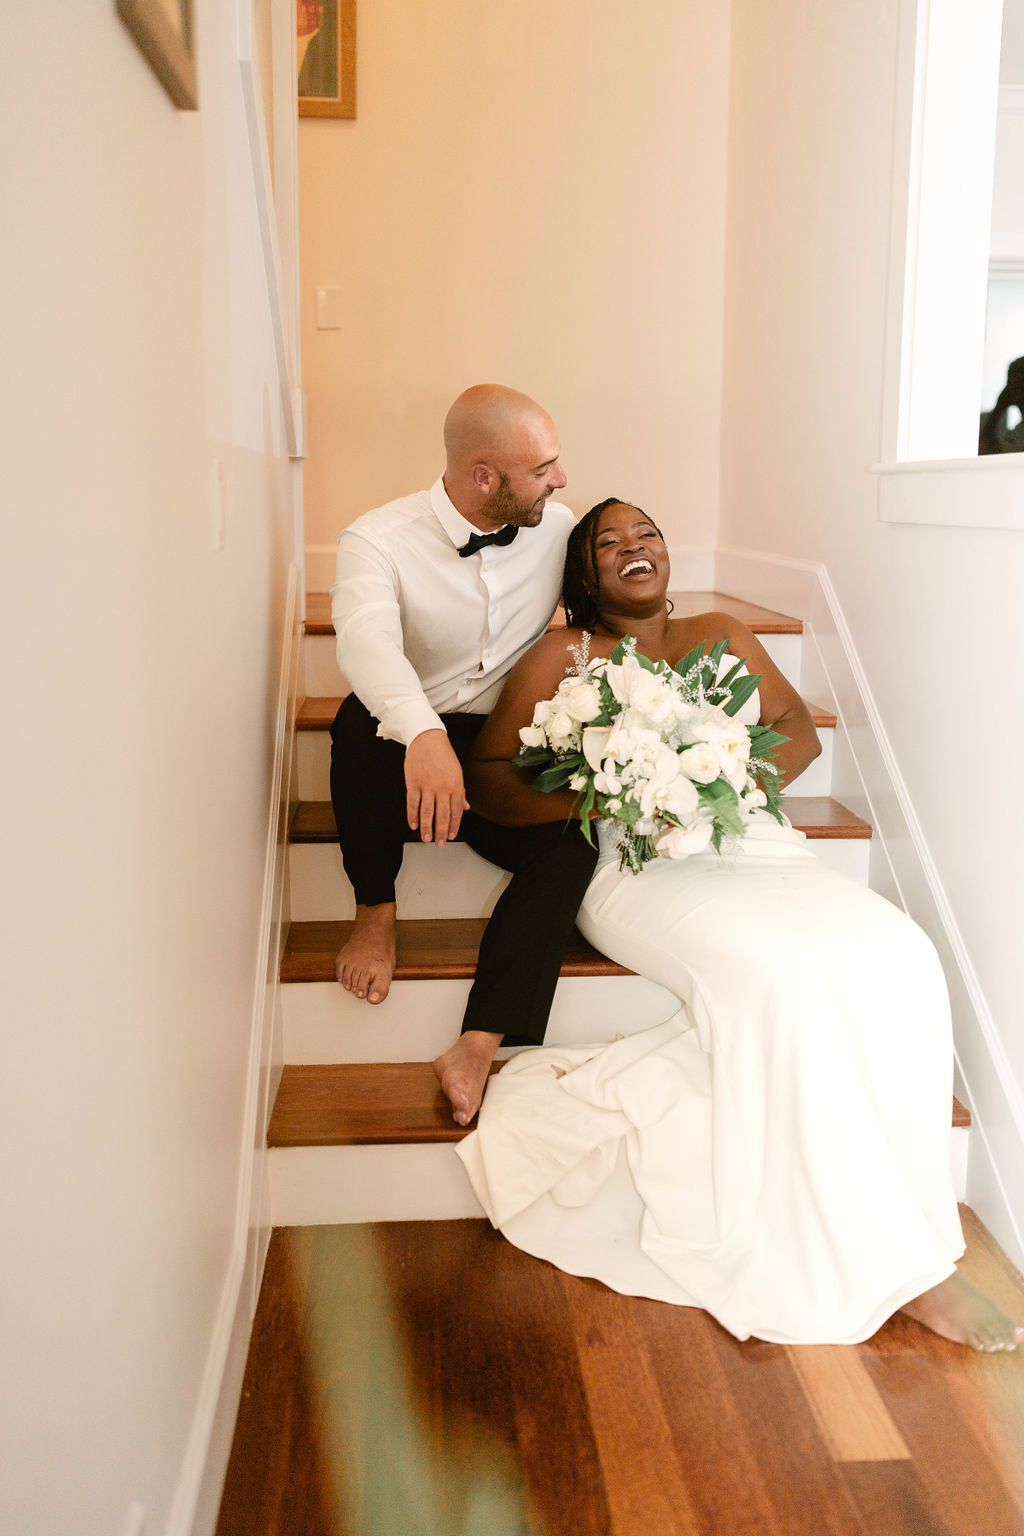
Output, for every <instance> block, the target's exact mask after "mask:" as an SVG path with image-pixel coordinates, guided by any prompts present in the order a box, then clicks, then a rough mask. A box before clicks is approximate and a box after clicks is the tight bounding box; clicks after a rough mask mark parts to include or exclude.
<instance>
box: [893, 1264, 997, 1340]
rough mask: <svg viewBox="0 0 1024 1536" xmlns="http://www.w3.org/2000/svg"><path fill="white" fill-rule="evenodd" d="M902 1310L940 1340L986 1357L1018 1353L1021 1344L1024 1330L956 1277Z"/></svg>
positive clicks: (940, 1284) (959, 1276) (965, 1282)
mask: <svg viewBox="0 0 1024 1536" xmlns="http://www.w3.org/2000/svg"><path fill="white" fill-rule="evenodd" d="M901 1310H902V1311H903V1312H905V1313H906V1315H907V1316H908V1317H912V1318H914V1320H915V1321H916V1322H918V1323H923V1324H924V1326H925V1327H926V1328H930V1329H931V1330H932V1332H933V1333H938V1334H940V1335H941V1336H942V1338H944V1339H952V1340H953V1342H954V1344H967V1345H969V1346H970V1348H971V1349H980V1350H983V1351H984V1352H985V1353H986V1354H993V1353H995V1352H996V1351H999V1350H1009V1349H1017V1348H1018V1346H1019V1345H1020V1344H1021V1343H1022V1342H1024V1327H1018V1326H1017V1325H1016V1324H1015V1323H1014V1321H1013V1319H1012V1318H1010V1317H1007V1315H1006V1313H1005V1312H1002V1311H1000V1309H999V1308H998V1307H997V1306H996V1304H995V1302H994V1301H989V1299H988V1297H987V1296H983V1295H982V1293H981V1292H980V1291H978V1290H975V1288H974V1286H973V1285H971V1283H970V1281H968V1280H965V1279H964V1278H963V1276H962V1275H959V1274H954V1275H950V1277H949V1279H948V1280H943V1281H941V1282H940V1283H939V1284H938V1285H933V1286H932V1288H931V1290H930V1291H925V1292H924V1293H923V1294H922V1295H920V1296H915V1297H914V1300H913V1301H908V1302H907V1304H906V1306H905V1307H903V1308H902V1309H901Z"/></svg>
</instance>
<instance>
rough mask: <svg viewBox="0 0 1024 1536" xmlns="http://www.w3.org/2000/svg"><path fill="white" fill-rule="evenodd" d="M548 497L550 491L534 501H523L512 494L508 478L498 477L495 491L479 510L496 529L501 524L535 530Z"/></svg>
mask: <svg viewBox="0 0 1024 1536" xmlns="http://www.w3.org/2000/svg"><path fill="white" fill-rule="evenodd" d="M550 495H551V491H550V490H545V492H544V494H543V495H542V496H540V497H538V498H536V499H535V500H534V501H524V500H523V498H522V497H521V496H516V495H515V493H514V492H513V490H512V486H511V485H510V483H509V479H508V476H507V475H499V477H498V488H497V490H495V491H492V492H491V494H490V496H489V497H488V498H487V500H486V501H485V502H484V504H483V506H482V507H481V508H480V510H481V512H482V513H483V514H484V516H485V517H487V518H489V519H491V520H492V521H493V523H494V526H495V527H496V528H499V527H501V525H502V524H503V523H512V524H513V525H514V527H516V528H536V526H537V524H538V523H539V522H540V520H541V518H542V517H543V516H544V506H545V503H546V502H547V499H548V497H549V496H550Z"/></svg>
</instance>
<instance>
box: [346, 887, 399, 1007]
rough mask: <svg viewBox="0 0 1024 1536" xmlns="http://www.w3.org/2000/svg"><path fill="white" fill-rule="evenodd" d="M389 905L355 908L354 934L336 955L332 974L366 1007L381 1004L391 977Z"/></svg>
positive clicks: (393, 910)
mask: <svg viewBox="0 0 1024 1536" xmlns="http://www.w3.org/2000/svg"><path fill="white" fill-rule="evenodd" d="M395 921H396V908H395V903H394V902H393V901H382V902H381V903H380V905H379V906H376V907H356V926H355V932H354V933H353V935H352V937H351V938H350V939H349V941H348V943H347V944H343V945H342V946H341V948H340V949H339V951H338V958H337V960H336V961H335V962H334V974H335V975H336V976H337V978H338V980H339V981H340V982H341V984H342V986H343V987H344V988H345V990H346V992H352V993H354V994H355V996H356V997H361V998H365V1000H366V1001H367V1002H368V1003H382V1002H383V1001H384V999H385V998H386V997H387V995H388V992H389V990H390V988H391V978H392V976H393V975H394V974H395Z"/></svg>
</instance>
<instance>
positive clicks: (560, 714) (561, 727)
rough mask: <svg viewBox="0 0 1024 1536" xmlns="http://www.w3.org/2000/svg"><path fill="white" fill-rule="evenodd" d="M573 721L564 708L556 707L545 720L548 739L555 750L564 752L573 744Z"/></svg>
mask: <svg viewBox="0 0 1024 1536" xmlns="http://www.w3.org/2000/svg"><path fill="white" fill-rule="evenodd" d="M574 728H575V725H574V722H573V721H572V720H570V718H569V716H568V715H567V714H566V712H565V710H564V709H557V710H556V711H555V713H554V714H553V715H552V716H551V719H550V720H549V721H548V722H547V733H548V741H550V743H551V745H552V746H553V747H554V749H555V751H556V752H564V751H566V750H567V749H568V748H569V747H571V746H572V744H573V730H574Z"/></svg>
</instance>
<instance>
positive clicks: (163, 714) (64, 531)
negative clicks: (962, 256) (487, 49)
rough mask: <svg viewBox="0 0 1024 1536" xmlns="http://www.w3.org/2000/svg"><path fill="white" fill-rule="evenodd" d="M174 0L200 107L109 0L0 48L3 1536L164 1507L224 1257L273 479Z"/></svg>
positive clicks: (264, 798) (236, 1117)
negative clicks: (223, 534) (221, 481)
mask: <svg viewBox="0 0 1024 1536" xmlns="http://www.w3.org/2000/svg"><path fill="white" fill-rule="evenodd" d="M196 12H197V16H198V20H199V27H200V35H199V48H200V60H201V82H200V90H201V98H202V111H201V112H200V113H198V114H196V113H188V114H186V113H179V112H176V111H175V110H174V108H173V107H172V105H171V103H170V101H169V99H168V98H167V96H166V95H165V93H164V91H163V90H162V88H161V87H160V85H159V84H158V82H157V81H156V80H155V78H154V76H153V75H152V74H151V72H150V70H149V68H148V67H147V65H146V63H145V61H144V60H143V59H142V57H141V55H140V54H139V52H138V51H137V49H136V48H135V46H134V44H133V42H132V40H131V38H130V37H129V36H128V34H127V32H126V31H125V29H124V27H123V26H122V24H121V23H120V21H119V20H118V17H117V14H116V12H115V9H114V6H113V5H112V4H107V5H102V6H97V5H95V4H93V3H91V0H66V3H64V4H62V5H60V6H59V7H56V8H55V7H51V8H50V9H49V10H45V11H39V10H38V9H35V10H31V11H29V10H28V9H26V8H24V7H22V8H19V7H12V8H9V9H8V11H7V12H6V14H5V18H4V45H3V48H2V50H0V75H2V79H0V101H2V103H3V108H2V110H3V113H4V119H5V121H4V124H3V138H4V142H5V145H7V146H8V152H7V154H6V156H5V170H4V186H3V191H2V200H3V206H4V207H5V208H6V209H7V212H8V217H7V220H6V223H5V234H4V242H3V254H2V257H0V260H2V278H3V282H2V300H0V302H2V304H3V309H4V318H3V334H4V346H3V351H4V371H5V379H6V386H5V395H4V410H3V416H2V427H0V432H2V434H3V482H4V483H3V508H4V510H3V542H4V552H3V560H2V564H0V570H2V581H3V596H2V601H0V614H2V617H3V627H4V660H5V674H6V675H5V683H4V689H3V697H4V711H5V719H6V747H5V752H4V777H3V782H4V813H5V815H4V821H5V829H4V834H3V868H4V880H3V913H2V917H0V932H2V934H3V940H4V959H3V970H2V977H0V988H2V991H3V999H2V1003H0V1017H2V1018H3V1028H4V1043H5V1052H4V1055H5V1070H4V1085H5V1086H4V1114H3V1121H2V1130H0V1137H2V1142H3V1145H2V1149H0V1163H2V1166H3V1168H4V1175H3V1178H2V1180H0V1227H2V1230H3V1233H4V1255H5V1257H4V1262H3V1266H2V1271H0V1294H2V1304H3V1319H4V1320H3V1324H2V1325H0V1326H2V1328H3V1335H4V1337H3V1344H2V1348H0V1355H2V1358H3V1362H4V1363H3V1380H4V1390H3V1407H2V1408H0V1421H2V1433H0V1439H2V1441H3V1445H4V1472H3V1478H2V1489H0V1528H2V1529H3V1530H4V1531H5V1532H11V1533H12V1536H14V1533H17V1536H69V1533H71V1532H74V1533H75V1536H122V1532H124V1531H126V1529H127V1526H126V1521H127V1519H128V1514H129V1510H130V1509H131V1508H132V1506H133V1505H134V1504H135V1503H138V1504H140V1505H141V1506H142V1508H143V1510H144V1511H145V1519H146V1527H145V1528H146V1532H147V1533H149V1536H156V1533H158V1532H164V1531H171V1530H172V1529H173V1530H174V1531H175V1532H180V1531H183V1530H184V1526H183V1525H182V1524H181V1523H180V1518H181V1516H182V1514H183V1512H184V1513H187V1508H186V1507H184V1506H182V1504H181V1503H180V1502H179V1503H178V1504H177V1505H176V1506H175V1499H176V1497H177V1498H178V1499H179V1500H180V1499H181V1497H182V1493H181V1490H182V1487H183V1486H184V1485H183V1484H182V1481H181V1479H182V1476H183V1469H185V1470H186V1471H187V1469H186V1468H185V1464H186V1460H187V1448H188V1444H189V1435H190V1432H191V1429H192V1425H193V1421H194V1417H195V1415H196V1412H197V1405H198V1402H199V1398H200V1392H201V1386H202V1383H203V1381H204V1372H207V1366H208V1360H209V1357H210V1355H211V1350H212V1349H213V1347H214V1344H215V1336H216V1330H217V1327H218V1309H219V1308H222V1305H223V1303H224V1301H225V1297H226V1286H227V1282H228V1277H229V1274H230V1272H231V1267H232V1264H233V1262H234V1246H235V1241H236V1236H237V1229H236V1204H237V1201H238V1194H239V1178H240V1169H241V1167H242V1166H243V1150H244V1149H243V1145H242V1127H243V1106H244V1096H245V1095H244V1090H245V1083H246V1076H247V1068H248V1062H249V1046H250V1026H251V1018H252V1010H253V994H254V983H255V976H256V972H255V964H256V954H257V936H258V930H259V916H260V901H261V894H262V882H263V860H264V853H265V846H266V831H267V821H268V808H269V796H268V789H269V768H270V753H271V745H272V742H273V724H272V718H271V710H272V704H273V701H274V699H275V697H276V681H277V669H278V660H279V655H280V649H281V635H280V625H281V621H282V608H283V593H284V581H285V568H286V564H287V561H288V559H289V558H290V554H291V547H290V546H291V524H290V510H289V506H290V489H289V466H288V464H287V461H286V460H283V459H282V453H281V443H280V422H279V419H278V418H279V411H278V408H277V405H276V404H275V401H276V399H277V398H278V397H277V394H276V383H275V380H274V376H273V368H272V353H271V346H270V332H269V325H268V319H267V299H266V289H265V284H264V278H263V272H262V268H261V266H260V262H259V254H258V243H257V233H256V224H255V214H254V209H253V193H252V185H253V183H252V173H251V169H250V166H249V162H248V152H247V149H246V144H245V137H244V132H243V127H242V116H241V112H242V107H241V94H240V90H239V82H238V62H237V57H236V56H235V53H234V50H235V36H236V24H235V17H234V14H233V11H232V8H230V7H216V6H208V5H204V4H200V5H198V6H197V7H196ZM218 12H219V13H220V14H218ZM12 146H16V151H14V150H12ZM216 461H219V462H220V463H221V464H222V465H223V466H224V472H225V479H226V494H227V540H226V545H225V547H224V549H223V550H221V551H219V552H217V551H215V550H214V547H213V530H214V519H213V508H212V503H211V494H210V475H211V466H212V464H213V463H214V462H216ZM228 1299H230V1298H228ZM220 1321H221V1323H222V1322H223V1319H221V1320H220ZM207 1379H208V1372H207ZM193 1449H196V1447H195V1446H193ZM198 1449H199V1451H200V1452H201V1450H202V1447H201V1446H199V1447H198ZM192 1470H193V1471H194V1470H195V1467H194V1466H193V1468H192ZM186 1506H187V1499H186ZM172 1507H175V1509H176V1518H177V1522H178V1523H177V1524H176V1525H174V1526H173V1527H172V1526H171V1525H170V1524H169V1520H170V1517H171V1510H172ZM133 1529H134V1528H133Z"/></svg>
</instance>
